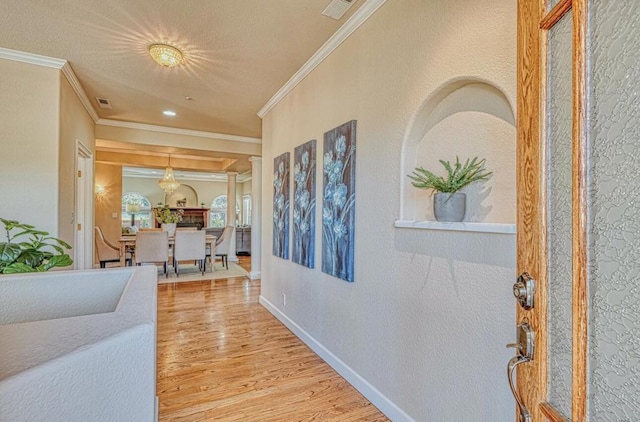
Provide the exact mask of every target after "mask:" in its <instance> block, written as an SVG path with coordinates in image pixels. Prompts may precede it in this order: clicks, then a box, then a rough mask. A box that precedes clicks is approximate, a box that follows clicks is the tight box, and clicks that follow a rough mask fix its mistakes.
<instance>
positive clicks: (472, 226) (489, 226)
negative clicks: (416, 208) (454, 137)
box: [394, 220, 516, 234]
mask: <svg viewBox="0 0 640 422" xmlns="http://www.w3.org/2000/svg"><path fill="white" fill-rule="evenodd" d="M394 226H395V227H396V228H401V229H418V230H446V231H459V232H476V233H498V234H516V225H515V224H506V223H474V222H461V223H444V222H441V221H413V220H396V221H395V223H394Z"/></svg>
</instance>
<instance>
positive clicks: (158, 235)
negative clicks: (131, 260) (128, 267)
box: [135, 231, 169, 277]
mask: <svg viewBox="0 0 640 422" xmlns="http://www.w3.org/2000/svg"><path fill="white" fill-rule="evenodd" d="M135 256H136V265H140V264H158V263H162V266H163V268H164V274H165V276H166V277H169V271H168V266H169V262H168V261H169V234H168V233H167V232H163V231H141V232H138V234H136V255H135Z"/></svg>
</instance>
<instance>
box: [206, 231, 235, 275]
mask: <svg viewBox="0 0 640 422" xmlns="http://www.w3.org/2000/svg"><path fill="white" fill-rule="evenodd" d="M234 230H235V227H233V226H226V227H225V228H224V230H223V231H222V234H221V235H220V239H216V244H215V251H214V252H212V254H213V253H215V255H214V256H219V257H220V259H221V260H222V266H223V267H225V268H226V269H227V270H228V269H229V259H228V257H229V249H230V248H231V236H232V235H233V231H234ZM211 267H212V268H213V263H212V264H211Z"/></svg>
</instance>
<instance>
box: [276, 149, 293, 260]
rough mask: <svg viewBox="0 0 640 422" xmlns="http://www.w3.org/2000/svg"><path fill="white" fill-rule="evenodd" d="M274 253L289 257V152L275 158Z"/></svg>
mask: <svg viewBox="0 0 640 422" xmlns="http://www.w3.org/2000/svg"><path fill="white" fill-rule="evenodd" d="M273 254H274V255H275V256H278V257H280V258H283V259H289V153H288V152H285V153H284V154H282V155H279V156H277V157H276V158H274V159H273Z"/></svg>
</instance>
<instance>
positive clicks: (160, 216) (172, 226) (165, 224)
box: [153, 205, 184, 236]
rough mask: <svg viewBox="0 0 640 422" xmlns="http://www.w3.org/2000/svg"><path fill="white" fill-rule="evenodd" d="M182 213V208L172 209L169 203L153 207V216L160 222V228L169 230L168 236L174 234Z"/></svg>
mask: <svg viewBox="0 0 640 422" xmlns="http://www.w3.org/2000/svg"><path fill="white" fill-rule="evenodd" d="M183 214H184V210H182V209H177V210H175V211H172V210H171V208H169V205H165V206H164V207H158V208H154V209H153V216H154V217H155V219H156V221H157V222H158V223H160V225H161V227H162V230H164V231H166V232H169V236H173V235H175V233H176V225H177V223H179V222H181V221H182V215H183Z"/></svg>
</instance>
